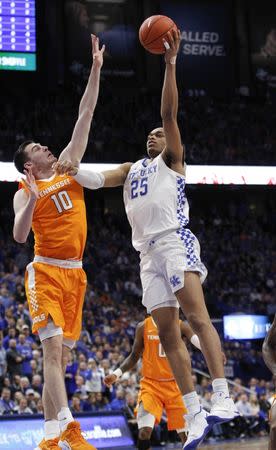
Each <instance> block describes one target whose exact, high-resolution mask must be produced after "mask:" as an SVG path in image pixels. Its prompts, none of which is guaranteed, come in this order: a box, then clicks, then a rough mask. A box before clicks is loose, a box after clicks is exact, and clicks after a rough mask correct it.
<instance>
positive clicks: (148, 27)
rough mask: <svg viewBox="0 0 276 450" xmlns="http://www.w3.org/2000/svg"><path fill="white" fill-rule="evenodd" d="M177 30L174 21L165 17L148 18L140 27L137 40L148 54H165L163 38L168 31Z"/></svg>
mask: <svg viewBox="0 0 276 450" xmlns="http://www.w3.org/2000/svg"><path fill="white" fill-rule="evenodd" d="M172 29H175V30H177V26H176V25H175V23H174V21H173V20H172V19H170V18H169V17H167V16H161V15H157V16H151V17H148V18H147V19H146V20H145V21H144V22H143V23H142V25H141V26H140V30H139V39H140V42H141V44H142V45H143V47H145V49H146V50H148V51H149V52H150V53H154V54H157V55H161V54H162V53H165V47H164V42H163V38H164V37H165V36H166V34H167V32H168V31H171V30H172Z"/></svg>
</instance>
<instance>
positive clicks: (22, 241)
mask: <svg viewBox="0 0 276 450" xmlns="http://www.w3.org/2000/svg"><path fill="white" fill-rule="evenodd" d="M13 239H14V240H15V241H16V242H17V243H18V244H25V242H26V241H27V237H26V236H23V235H22V234H20V233H18V231H16V230H13Z"/></svg>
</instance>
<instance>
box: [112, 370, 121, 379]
mask: <svg viewBox="0 0 276 450" xmlns="http://www.w3.org/2000/svg"><path fill="white" fill-rule="evenodd" d="M113 375H115V376H116V377H117V380H118V379H119V378H120V377H121V376H122V375H123V372H122V370H121V369H120V368H118V369H116V370H114V372H113Z"/></svg>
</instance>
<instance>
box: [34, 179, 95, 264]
mask: <svg viewBox="0 0 276 450" xmlns="http://www.w3.org/2000/svg"><path fill="white" fill-rule="evenodd" d="M36 184H37V186H38V189H39V198H38V200H37V203H36V206H35V210H34V215H33V221H32V229H33V232H34V238H35V254H36V255H39V256H45V257H48V258H56V259H75V260H80V259H82V255H83V251H84V247H85V241H86V234H87V224H86V209H85V202H84V196H83V187H82V186H80V185H79V184H78V183H77V182H76V181H75V179H74V178H73V177H70V176H67V175H61V176H60V175H54V176H53V177H51V178H49V179H48V180H36Z"/></svg>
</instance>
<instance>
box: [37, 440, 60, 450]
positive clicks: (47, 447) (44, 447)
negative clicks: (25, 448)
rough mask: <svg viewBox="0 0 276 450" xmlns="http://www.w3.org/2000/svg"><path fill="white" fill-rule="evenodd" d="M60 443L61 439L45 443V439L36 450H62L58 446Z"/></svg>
mask: <svg viewBox="0 0 276 450" xmlns="http://www.w3.org/2000/svg"><path fill="white" fill-rule="evenodd" d="M58 441H59V438H56V439H49V440H47V441H45V439H42V441H41V442H40V443H39V444H38V446H37V447H36V448H35V450H60V447H59V446H58Z"/></svg>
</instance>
